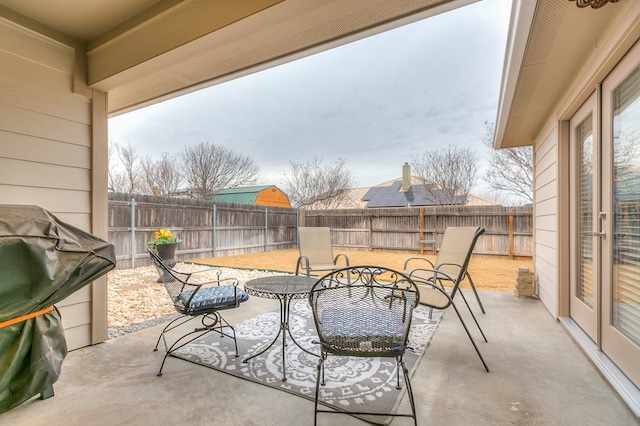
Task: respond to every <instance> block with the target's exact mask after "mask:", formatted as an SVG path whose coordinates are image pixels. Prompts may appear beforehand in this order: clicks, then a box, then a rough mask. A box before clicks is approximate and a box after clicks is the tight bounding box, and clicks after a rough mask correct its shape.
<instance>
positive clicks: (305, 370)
mask: <svg viewBox="0 0 640 426" xmlns="http://www.w3.org/2000/svg"><path fill="white" fill-rule="evenodd" d="M290 312H291V316H290V320H289V327H290V329H291V333H292V334H293V336H294V338H295V339H296V341H297V342H298V343H299V344H300V345H302V346H303V347H304V348H305V349H307V350H309V351H311V352H313V353H319V348H318V345H314V344H313V343H311V341H312V340H317V339H318V335H317V333H316V329H315V325H314V323H313V315H312V313H311V307H310V306H309V303H308V301H307V300H300V301H298V302H296V303H292V304H291V310H290ZM428 313H429V309H428V308H426V307H423V306H418V307H417V308H416V309H415V310H414V314H413V321H412V325H411V331H410V334H409V346H411V348H412V349H411V350H407V351H406V353H405V356H404V360H405V363H406V364H407V368H408V369H409V377H411V376H412V375H413V373H414V371H415V369H416V367H417V366H418V363H419V362H420V360H421V359H422V356H423V355H424V353H425V350H426V349H427V345H428V344H429V341H430V340H431V338H432V337H433V335H434V333H435V331H436V329H437V327H438V324H439V322H440V319H441V317H442V311H440V310H435V309H434V311H433V316H432V317H433V318H432V319H429V315H428ZM279 327H280V312H279V311H278V310H274V311H271V312H267V313H264V314H260V315H258V316H257V317H255V318H250V319H247V320H245V321H242V322H241V323H240V324H237V325H235V326H234V328H235V330H236V337H237V340H238V351H239V353H240V356H239V357H237V358H236V357H235V356H234V354H235V352H234V348H233V341H232V339H229V338H227V337H225V338H220V335H219V334H218V333H210V334H209V335H208V336H206V337H204V338H203V339H201V340H196V341H194V342H192V343H189V344H188V345H186V346H184V347H183V348H181V349H179V350H177V351H175V352H174V354H173V356H176V357H178V358H181V359H184V360H186V361H190V362H193V363H196V364H200V365H203V366H205V367H209V368H213V369H216V370H219V371H222V372H224V373H227V374H231V375H233V376H237V377H240V378H243V379H246V380H250V381H252V382H256V383H260V384H262V385H265V386H269V387H272V388H274V389H279V390H282V391H285V392H289V393H291V394H294V395H297V396H300V397H303V398H307V399H310V400H311V401H313V399H314V395H315V383H316V373H317V365H318V357H316V356H313V355H309V354H308V353H306V352H304V351H302V350H300V348H298V346H296V345H295V344H293V342H291V339H290V337H289V336H288V335H287V347H286V363H287V364H286V371H287V381H286V382H283V381H282V340H280V338H279V339H278V340H277V341H276V343H275V344H274V345H273V346H272V347H271V348H270V349H269V350H268V351H266V352H265V353H264V354H262V355H260V356H257V357H256V358H253V359H251V360H249V362H248V363H246V364H245V363H243V362H242V360H243V359H245V358H247V357H249V356H251V355H253V354H254V353H258V352H260V351H261V350H262V349H264V348H265V346H266V345H267V344H268V343H269V342H271V341H272V340H273V338H274V337H275V335H276V333H277V332H278V330H279ZM325 378H326V385H325V386H321V387H320V401H321V403H322V404H324V405H326V406H328V407H332V408H336V407H340V408H341V409H344V410H351V411H371V412H380V413H395V412H396V410H397V409H398V406H399V404H400V401H401V399H402V397H403V395H404V393H405V392H406V387H405V386H404V380H403V377H402V373H401V374H400V384H401V386H402V389H400V390H398V389H396V368H395V360H393V359H390V358H348V357H333V356H329V358H328V359H327V361H326V362H325ZM407 407H408V406H407ZM403 412H404V411H403ZM310 415H312V413H310ZM357 417H360V418H362V419H363V420H365V421H368V422H370V423H375V424H388V423H389V422H390V421H391V420H392V418H391V417H389V416H357Z"/></svg>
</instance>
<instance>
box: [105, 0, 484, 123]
mask: <svg viewBox="0 0 640 426" xmlns="http://www.w3.org/2000/svg"><path fill="white" fill-rule="evenodd" d="M475 1H476V0H456V1H451V0H414V1H403V0H379V1H375V2H372V1H370V0H333V1H328V0H305V1H292V0H288V1H284V2H281V3H278V4H276V5H274V6H272V7H269V8H267V9H265V10H263V11H261V12H259V13H256V14H253V15H251V16H248V17H246V18H245V19H243V20H241V21H238V22H235V23H234V24H232V25H228V26H226V27H224V28H221V29H219V30H217V31H215V32H212V33H210V34H208V35H206V36H203V37H200V38H199V39H197V40H194V41H192V42H190V43H189V44H188V45H185V46H183V47H181V48H179V49H173V50H170V51H167V52H165V53H163V54H162V55H159V56H157V57H155V58H153V59H151V60H148V61H146V62H144V63H141V64H139V65H137V66H134V67H131V68H129V69H127V70H125V71H123V72H120V73H118V74H117V75H114V76H112V77H109V78H105V79H104V80H102V81H99V82H96V83H95V84H94V85H93V87H95V88H98V89H100V90H104V91H108V92H109V113H110V114H114V113H115V114H117V113H122V112H127V111H130V110H132V109H137V108H140V107H142V106H146V105H150V104H152V103H156V102H160V101H162V100H165V99H168V98H172V97H176V96H179V95H182V94H185V93H189V92H192V91H196V90H200V89H202V88H204V87H207V86H211V85H214V84H218V83H220V82H224V81H228V80H230V79H234V78H238V77H240V76H243V75H246V74H250V73H253V72H256V71H259V70H262V69H266V68H270V67H273V66H276V65H279V64H282V63H285V62H289V61H292V60H295V59H298V58H301V57H304V56H308V55H311V54H313V53H317V52H320V51H323V50H327V49H330V48H333V47H336V46H339V45H342V44H345V43H348V42H351V41H355V40H358V39H361V38H364V37H367V36H370V35H373V34H376V33H379V32H382V31H386V30H388V29H391V28H395V27H398V26H400V25H404V24H407V23H410V22H414V21H417V20H420V19H424V18H427V17H429V16H433V15H435V14H439V13H443V12H446V11H449V10H451V9H454V8H457V7H461V6H465V5H467V4H470V3H473V2H475Z"/></svg>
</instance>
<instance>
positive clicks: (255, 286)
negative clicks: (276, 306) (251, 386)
mask: <svg viewBox="0 0 640 426" xmlns="http://www.w3.org/2000/svg"><path fill="white" fill-rule="evenodd" d="M317 280H318V279H317V278H316V277H308V276H306V275H276V276H271V277H262V278H256V279H253V280H249V281H247V282H246V283H245V284H244V290H245V291H246V292H247V293H248V294H250V295H252V296H257V297H264V298H266V299H278V300H279V301H280V329H279V330H278V334H277V335H276V337H275V338H274V339H273V341H272V342H271V343H269V345H267V347H266V348H264V349H263V350H261V351H260V352H258V353H256V354H253V355H251V356H250V357H248V358H245V359H243V360H242V362H243V363H247V362H248V361H249V360H250V359H251V358H255V357H257V356H259V355H262V354H263V353H265V352H266V351H267V350H269V348H271V347H272V346H273V344H274V343H275V342H276V341H277V340H278V338H279V337H280V335H282V381H283V382H286V381H287V369H286V363H285V347H286V345H287V333H288V334H289V337H290V338H291V340H292V341H293V343H295V344H296V346H298V347H299V348H300V349H302V350H303V351H305V352H306V353H308V354H310V355H314V356H319V355H318V354H315V353H313V352H310V351H308V350H306V349H305V348H303V347H302V346H300V344H299V343H298V342H297V341H296V339H295V338H294V337H293V335H292V334H291V330H290V329H289V308H290V305H291V301H292V300H294V299H304V298H306V297H308V296H309V292H310V291H311V288H312V287H313V285H314V284H315V283H316V281H317Z"/></svg>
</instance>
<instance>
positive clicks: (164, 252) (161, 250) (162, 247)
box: [156, 243, 180, 268]
mask: <svg viewBox="0 0 640 426" xmlns="http://www.w3.org/2000/svg"><path fill="white" fill-rule="evenodd" d="M179 244H180V243H166V244H158V245H156V250H157V251H158V256H160V259H162V260H163V261H164V263H166V264H167V265H168V266H169V267H171V268H173V267H174V266H175V264H176V259H175V257H176V249H177V248H178V245H179Z"/></svg>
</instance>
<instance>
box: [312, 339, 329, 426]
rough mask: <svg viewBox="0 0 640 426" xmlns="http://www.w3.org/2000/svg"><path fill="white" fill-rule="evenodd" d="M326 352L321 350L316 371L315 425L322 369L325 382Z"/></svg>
mask: <svg viewBox="0 0 640 426" xmlns="http://www.w3.org/2000/svg"><path fill="white" fill-rule="evenodd" d="M325 356H326V355H325V354H324V352H322V351H321V353H320V359H319V360H318V366H317V367H316V368H317V370H318V371H317V373H316V396H315V399H314V405H313V425H314V426H316V425H317V424H318V396H319V395H320V372H321V371H322V384H324V358H325Z"/></svg>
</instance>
